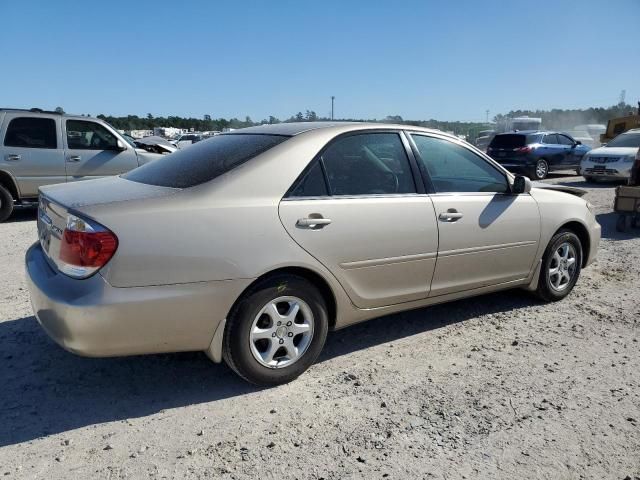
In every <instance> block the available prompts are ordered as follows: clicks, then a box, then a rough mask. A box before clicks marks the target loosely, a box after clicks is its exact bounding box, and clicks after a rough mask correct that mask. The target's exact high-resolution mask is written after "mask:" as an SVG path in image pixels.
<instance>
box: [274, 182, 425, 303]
mask: <svg viewBox="0 0 640 480" xmlns="http://www.w3.org/2000/svg"><path fill="white" fill-rule="evenodd" d="M313 215H322V216H323V217H324V218H327V219H330V220H331V223H330V224H329V225H326V226H325V227H324V228H321V229H317V230H315V229H310V228H301V227H300V226H299V225H298V220H299V219H301V218H308V217H311V216H313ZM280 219H281V221H282V224H283V225H284V227H285V229H286V230H287V232H288V233H289V235H291V237H292V238H293V239H294V240H295V241H296V242H297V243H298V244H299V245H300V246H301V247H302V248H304V249H305V250H306V251H307V252H309V253H310V254H311V255H312V256H313V257H314V258H316V259H317V260H318V261H319V262H321V263H322V264H323V265H324V266H325V267H327V268H328V269H329V270H331V271H332V272H334V274H335V276H336V277H337V278H338V280H339V281H340V283H341V284H342V286H343V287H344V288H345V290H346V291H347V293H348V295H349V297H350V298H351V300H352V301H353V303H354V304H355V305H356V306H358V307H360V308H371V307H380V306H383V305H391V304H394V303H402V302H407V301H411V300H419V299H421V298H425V297H426V296H427V295H428V294H429V285H430V283H431V277H432V275H433V271H434V268H435V264H436V256H437V253H438V226H437V225H436V221H435V217H434V214H433V205H432V203H431V199H430V198H429V197H428V196H427V195H417V194H416V195H397V196H395V195H389V196H373V197H365V198H340V197H333V198H326V199H312V200H310V199H296V198H289V199H286V200H284V201H282V202H281V203H280Z"/></svg>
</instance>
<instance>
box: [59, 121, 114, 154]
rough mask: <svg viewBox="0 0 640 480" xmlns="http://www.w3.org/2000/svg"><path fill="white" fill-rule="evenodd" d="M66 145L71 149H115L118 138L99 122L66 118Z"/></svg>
mask: <svg viewBox="0 0 640 480" xmlns="http://www.w3.org/2000/svg"><path fill="white" fill-rule="evenodd" d="M67 145H68V146H69V148H70V149H72V150H117V149H118V139H117V138H116V136H115V135H114V134H113V133H111V132H110V131H109V130H107V129H106V128H104V127H103V126H102V125H100V124H99V123H96V122H87V121H84V120H67Z"/></svg>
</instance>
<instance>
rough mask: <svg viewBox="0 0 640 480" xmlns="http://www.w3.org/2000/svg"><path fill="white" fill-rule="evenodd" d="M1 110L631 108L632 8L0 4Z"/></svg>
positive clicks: (531, 1) (424, 0)
mask: <svg viewBox="0 0 640 480" xmlns="http://www.w3.org/2000/svg"><path fill="white" fill-rule="evenodd" d="M0 19H2V28H0V58H1V59H2V67H0V106H3V107H19V108H30V107H40V108H45V109H53V108H55V107H57V106H61V107H63V108H64V110H65V111H67V112H72V113H78V114H81V113H82V114H91V115H98V114H100V113H103V114H106V115H116V116H119V115H127V114H133V115H139V116H144V115H146V114H147V113H151V114H152V115H154V116H165V115H179V116H194V117H198V118H202V116H203V115H205V114H209V115H211V116H212V117H214V118H219V117H224V118H231V117H237V118H241V119H244V117H245V116H247V115H248V116H250V117H251V118H252V119H253V120H254V121H259V120H262V119H264V118H268V116H269V115H273V116H275V117H278V118H280V119H285V118H288V117H290V116H292V115H294V114H295V113H296V112H298V111H302V112H304V111H305V110H313V111H315V112H316V113H317V114H318V115H319V116H328V115H329V114H330V111H331V96H332V95H333V96H335V116H336V118H368V119H371V118H379V119H380V118H384V117H385V116H387V115H401V116H402V117H403V118H405V119H416V120H418V119H430V118H435V119H438V120H462V121H484V119H485V116H486V110H489V116H490V117H493V116H494V115H495V114H497V113H507V112H509V111H510V110H515V109H533V110H535V109H550V108H564V109H566V108H583V107H590V106H609V105H614V104H616V103H618V101H619V97H620V93H621V91H622V90H626V100H627V102H628V103H631V104H633V105H635V103H636V102H637V101H638V100H640V41H638V38H639V36H640V0H612V1H609V2H604V1H602V0H575V1H569V0H539V1H535V0H528V1H524V0H510V1H504V0H483V1H478V0H476V1H473V0H460V1H456V0H448V1H446V0H440V1H431V0H421V1H419V0H418V1H411V0H407V1H401V0H396V1H391V0H386V1H378V0H362V1H360V0H340V1H334V0H323V1H321V2H318V1H316V2H311V1H304V0H298V1H284V0H283V1H279V0H271V1H242V2H240V1H238V2H235V1H229V0H227V1H225V2H222V1H188V0H185V1H182V2H178V1H175V0H174V1H171V2H163V1H161V0H155V1H149V2H146V1H120V0H110V1H108V2H88V1H66V0H58V1H49V0H47V1H44V0H43V1H32V0H20V1H12V0H0Z"/></svg>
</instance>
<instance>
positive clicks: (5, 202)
mask: <svg viewBox="0 0 640 480" xmlns="http://www.w3.org/2000/svg"><path fill="white" fill-rule="evenodd" d="M12 212H13V197H12V196H11V192H9V190H7V189H6V187H5V186H4V185H0V222H4V221H5V220H6V219H7V218H9V217H10V216H11V213H12Z"/></svg>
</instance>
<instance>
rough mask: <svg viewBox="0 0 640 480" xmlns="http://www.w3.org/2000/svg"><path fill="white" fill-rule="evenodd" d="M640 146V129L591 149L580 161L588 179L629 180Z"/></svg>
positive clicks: (581, 170)
mask: <svg viewBox="0 0 640 480" xmlns="http://www.w3.org/2000/svg"><path fill="white" fill-rule="evenodd" d="M638 148H640V130H638V129H635V130H629V131H627V132H625V133H621V134H620V135H618V136H617V137H616V138H614V139H613V140H611V141H610V142H609V143H607V144H606V145H605V146H603V147H600V148H596V149H594V150H590V151H589V152H588V153H587V154H585V156H584V157H582V161H581V162H580V173H581V174H582V176H584V178H585V179H586V180H589V181H593V180H605V179H608V180H627V179H628V178H629V176H630V175H631V167H632V166H633V162H634V161H635V158H636V154H637V153H638Z"/></svg>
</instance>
